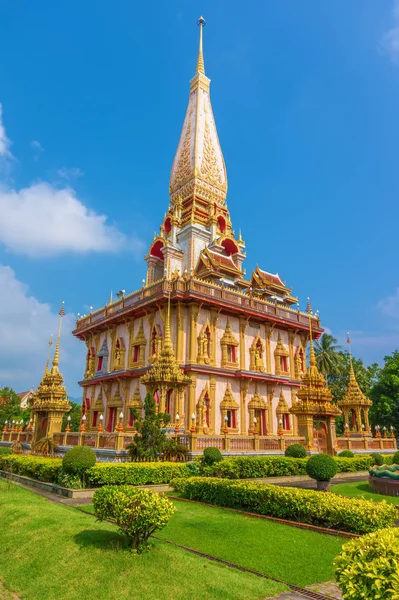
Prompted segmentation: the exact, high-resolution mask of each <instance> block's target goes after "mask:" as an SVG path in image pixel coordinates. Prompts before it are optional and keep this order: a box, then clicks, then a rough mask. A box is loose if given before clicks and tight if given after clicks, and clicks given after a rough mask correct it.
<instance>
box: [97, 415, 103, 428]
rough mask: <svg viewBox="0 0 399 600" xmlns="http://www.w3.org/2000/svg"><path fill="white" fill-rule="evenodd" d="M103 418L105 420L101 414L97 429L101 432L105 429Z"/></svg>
mask: <svg viewBox="0 0 399 600" xmlns="http://www.w3.org/2000/svg"><path fill="white" fill-rule="evenodd" d="M103 420H104V415H102V414H101V415H100V418H99V423H98V427H97V431H98V432H99V433H101V431H102V430H103Z"/></svg>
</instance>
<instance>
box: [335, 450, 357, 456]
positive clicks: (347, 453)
mask: <svg viewBox="0 0 399 600" xmlns="http://www.w3.org/2000/svg"><path fill="white" fill-rule="evenodd" d="M338 456H341V457H342V458H355V455H354V453H353V452H352V450H342V452H340V453H339V454H338Z"/></svg>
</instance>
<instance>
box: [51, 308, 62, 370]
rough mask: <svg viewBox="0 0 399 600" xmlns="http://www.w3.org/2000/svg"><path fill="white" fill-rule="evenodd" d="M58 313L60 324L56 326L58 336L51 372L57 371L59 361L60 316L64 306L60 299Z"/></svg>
mask: <svg viewBox="0 0 399 600" xmlns="http://www.w3.org/2000/svg"><path fill="white" fill-rule="evenodd" d="M58 314H59V315H60V325H59V327H58V336H57V343H56V345H55V352H54V358H53V367H52V369H51V372H52V373H54V372H57V371H58V364H59V362H60V355H59V353H60V339H61V327H62V317H63V316H64V315H65V308H64V301H62V307H61V310H60V312H59V313H58Z"/></svg>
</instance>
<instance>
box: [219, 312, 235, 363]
mask: <svg viewBox="0 0 399 600" xmlns="http://www.w3.org/2000/svg"><path fill="white" fill-rule="evenodd" d="M220 345H221V348H222V362H221V366H222V367H227V368H231V369H237V368H238V352H237V348H238V346H239V342H238V340H237V339H236V338H235V337H234V335H233V331H232V329H231V326H230V321H229V319H227V323H226V329H225V330H224V334H223V336H222V338H221V340H220Z"/></svg>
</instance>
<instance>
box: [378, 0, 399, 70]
mask: <svg viewBox="0 0 399 600" xmlns="http://www.w3.org/2000/svg"><path fill="white" fill-rule="evenodd" d="M392 16H393V22H394V23H393V27H392V29H390V30H389V31H388V32H387V33H386V34H385V35H384V37H383V38H382V46H383V48H384V50H385V51H386V52H387V53H388V54H389V56H390V57H391V59H392V60H393V62H395V63H398V62H399V0H394V3H393V9H392Z"/></svg>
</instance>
